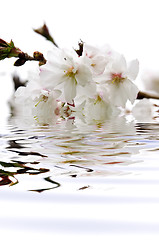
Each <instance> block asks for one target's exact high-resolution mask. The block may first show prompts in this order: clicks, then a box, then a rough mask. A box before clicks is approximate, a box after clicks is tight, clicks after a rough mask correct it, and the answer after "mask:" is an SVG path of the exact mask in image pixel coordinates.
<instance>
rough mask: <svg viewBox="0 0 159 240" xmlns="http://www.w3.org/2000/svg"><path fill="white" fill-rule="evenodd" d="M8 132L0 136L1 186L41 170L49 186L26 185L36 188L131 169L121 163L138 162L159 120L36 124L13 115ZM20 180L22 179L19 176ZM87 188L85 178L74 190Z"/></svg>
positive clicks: (150, 144)
mask: <svg viewBox="0 0 159 240" xmlns="http://www.w3.org/2000/svg"><path fill="white" fill-rule="evenodd" d="M7 131H8V133H7V134H5V135H1V138H0V141H1V146H0V148H1V149H0V156H1V161H0V167H1V169H0V178H1V180H0V186H4V185H8V186H14V185H15V184H17V183H20V182H19V176H20V175H28V176H29V175H39V174H40V176H41V178H42V179H43V184H44V183H46V186H48V184H49V187H45V186H44V187H39V188H35V187H34V182H33V184H32V189H29V187H28V190H31V191H36V192H39V193H41V192H43V191H46V190H51V189H54V188H58V187H61V186H62V185H61V183H60V180H58V181H56V179H58V178H61V177H67V178H68V179H70V181H71V179H73V178H78V179H82V178H85V177H87V178H89V177H96V176H98V177H99V176H100V177H101V176H102V177H108V176H111V175H116V176H117V175H122V174H130V170H129V169H128V168H126V166H127V167H128V166H131V165H132V164H135V163H136V162H139V161H143V159H141V158H135V157H134V156H140V153H141V151H142V150H147V149H148V150H149V151H152V150H153V149H155V150H156V149H157V148H156V146H157V145H158V132H159V124H158V123H157V121H156V122H153V123H139V122H135V121H128V120H127V119H126V118H125V117H118V118H117V119H114V120H112V119H111V120H107V121H105V122H102V123H99V122H98V123H96V124H90V125H88V124H85V123H84V122H83V121H81V119H78V118H72V119H67V120H64V119H60V120H59V121H58V122H57V123H56V124H54V125H52V126H49V125H47V126H46V125H45V126H39V125H35V124H34V125H33V124H32V125H30V124H29V120H28V119H24V121H22V120H21V119H18V118H16V117H12V118H11V119H10V120H9V125H8V127H7ZM126 169H128V170H126ZM20 181H21V183H22V184H23V180H22V178H21V180H20ZM38 181H39V179H38ZM43 184H42V185H43ZM44 185H45V184H44ZM90 187H91V186H90V184H87V183H86V184H84V186H81V187H79V190H85V189H88V188H90Z"/></svg>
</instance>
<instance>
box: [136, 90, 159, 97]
mask: <svg viewBox="0 0 159 240" xmlns="http://www.w3.org/2000/svg"><path fill="white" fill-rule="evenodd" d="M143 98H152V99H159V95H155V94H152V93H145V92H141V91H139V93H138V95H137V99H143Z"/></svg>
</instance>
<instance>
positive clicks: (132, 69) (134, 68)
mask: <svg viewBox="0 0 159 240" xmlns="http://www.w3.org/2000/svg"><path fill="white" fill-rule="evenodd" d="M138 72H139V61H138V60H137V59H135V60H132V61H131V62H130V63H129V64H128V78H129V79H131V80H135V79H136V77H137V75H138Z"/></svg>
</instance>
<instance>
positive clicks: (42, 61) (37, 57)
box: [14, 52, 46, 67]
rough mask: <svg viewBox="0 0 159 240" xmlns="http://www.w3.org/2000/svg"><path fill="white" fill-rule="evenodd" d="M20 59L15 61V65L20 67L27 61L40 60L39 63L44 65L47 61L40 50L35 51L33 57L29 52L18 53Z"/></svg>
mask: <svg viewBox="0 0 159 240" xmlns="http://www.w3.org/2000/svg"><path fill="white" fill-rule="evenodd" d="M18 57H19V59H18V60H17V61H16V62H15V63H14V66H16V67H19V66H22V65H23V64H24V63H25V62H26V61H39V65H40V66H41V65H44V64H45V63H46V59H45V58H44V56H43V54H42V53H40V52H34V56H33V57H31V56H29V55H28V54H27V53H24V52H22V53H20V54H19V55H18Z"/></svg>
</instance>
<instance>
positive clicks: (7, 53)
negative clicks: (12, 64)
mask: <svg viewBox="0 0 159 240" xmlns="http://www.w3.org/2000/svg"><path fill="white" fill-rule="evenodd" d="M21 52H22V51H21V50H20V49H19V48H16V47H15V46H14V43H13V41H12V40H11V41H10V43H7V42H5V41H4V40H3V39H0V60H3V59H5V58H11V57H18V56H19V54H20V53H21Z"/></svg>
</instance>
